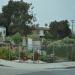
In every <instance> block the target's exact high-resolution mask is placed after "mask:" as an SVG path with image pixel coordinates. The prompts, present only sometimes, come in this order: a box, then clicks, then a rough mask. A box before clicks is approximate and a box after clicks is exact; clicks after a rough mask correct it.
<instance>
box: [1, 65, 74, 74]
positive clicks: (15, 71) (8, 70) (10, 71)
mask: <svg viewBox="0 0 75 75" xmlns="http://www.w3.org/2000/svg"><path fill="white" fill-rule="evenodd" d="M0 75H75V68H71V69H45V70H43V71H37V72H33V71H29V70H24V69H23V70H22V69H14V68H11V67H2V66H0Z"/></svg>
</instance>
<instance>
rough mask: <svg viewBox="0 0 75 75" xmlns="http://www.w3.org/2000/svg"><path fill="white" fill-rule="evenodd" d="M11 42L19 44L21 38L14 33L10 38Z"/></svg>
mask: <svg viewBox="0 0 75 75" xmlns="http://www.w3.org/2000/svg"><path fill="white" fill-rule="evenodd" d="M12 40H13V41H14V42H15V43H16V44H19V43H21V42H22V37H21V35H20V34H19V33H16V34H15V35H13V36H12Z"/></svg>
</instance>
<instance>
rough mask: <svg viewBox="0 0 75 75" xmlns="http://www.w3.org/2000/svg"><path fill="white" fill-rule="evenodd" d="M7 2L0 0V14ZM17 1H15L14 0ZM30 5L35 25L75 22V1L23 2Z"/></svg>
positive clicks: (29, 0) (47, 0)
mask: <svg viewBox="0 0 75 75" xmlns="http://www.w3.org/2000/svg"><path fill="white" fill-rule="evenodd" d="M8 1H9V0H0V12H1V8H2V6H4V5H6V4H7V3H8ZM16 1H17V0H16ZM24 1H25V2H29V3H32V6H34V9H33V12H34V14H35V16H36V18H37V23H38V24H40V26H44V24H45V23H48V24H49V23H50V22H51V21H54V20H57V21H60V20H66V19H67V20H69V21H70V20H75V0H24Z"/></svg>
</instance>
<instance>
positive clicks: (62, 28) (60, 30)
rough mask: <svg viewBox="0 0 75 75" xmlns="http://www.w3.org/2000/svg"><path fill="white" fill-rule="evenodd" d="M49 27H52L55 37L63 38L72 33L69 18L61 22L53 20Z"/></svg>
mask: <svg viewBox="0 0 75 75" xmlns="http://www.w3.org/2000/svg"><path fill="white" fill-rule="evenodd" d="M49 27H50V34H52V35H53V36H54V38H55V39H61V38H64V37H67V36H70V35H71V30H70V28H69V22H68V21H67V20H63V21H60V22H57V21H54V22H51V23H50V25H49Z"/></svg>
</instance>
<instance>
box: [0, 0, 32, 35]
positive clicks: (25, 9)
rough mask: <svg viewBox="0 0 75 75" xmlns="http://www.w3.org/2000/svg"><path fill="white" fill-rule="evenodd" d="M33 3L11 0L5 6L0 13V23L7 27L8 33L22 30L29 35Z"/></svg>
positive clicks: (21, 31) (22, 32)
mask: <svg viewBox="0 0 75 75" xmlns="http://www.w3.org/2000/svg"><path fill="white" fill-rule="evenodd" d="M31 5H32V4H29V3H26V2H23V0H21V1H13V0H10V1H9V2H8V4H7V5H5V6H3V8H2V13H1V14H0V24H1V25H2V26H5V27H6V28H7V35H11V34H15V33H16V32H20V33H21V34H23V35H25V36H27V34H28V33H30V32H31V26H29V24H31V25H32V20H33V14H32V13H31V11H30V9H31V10H32V8H31Z"/></svg>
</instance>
